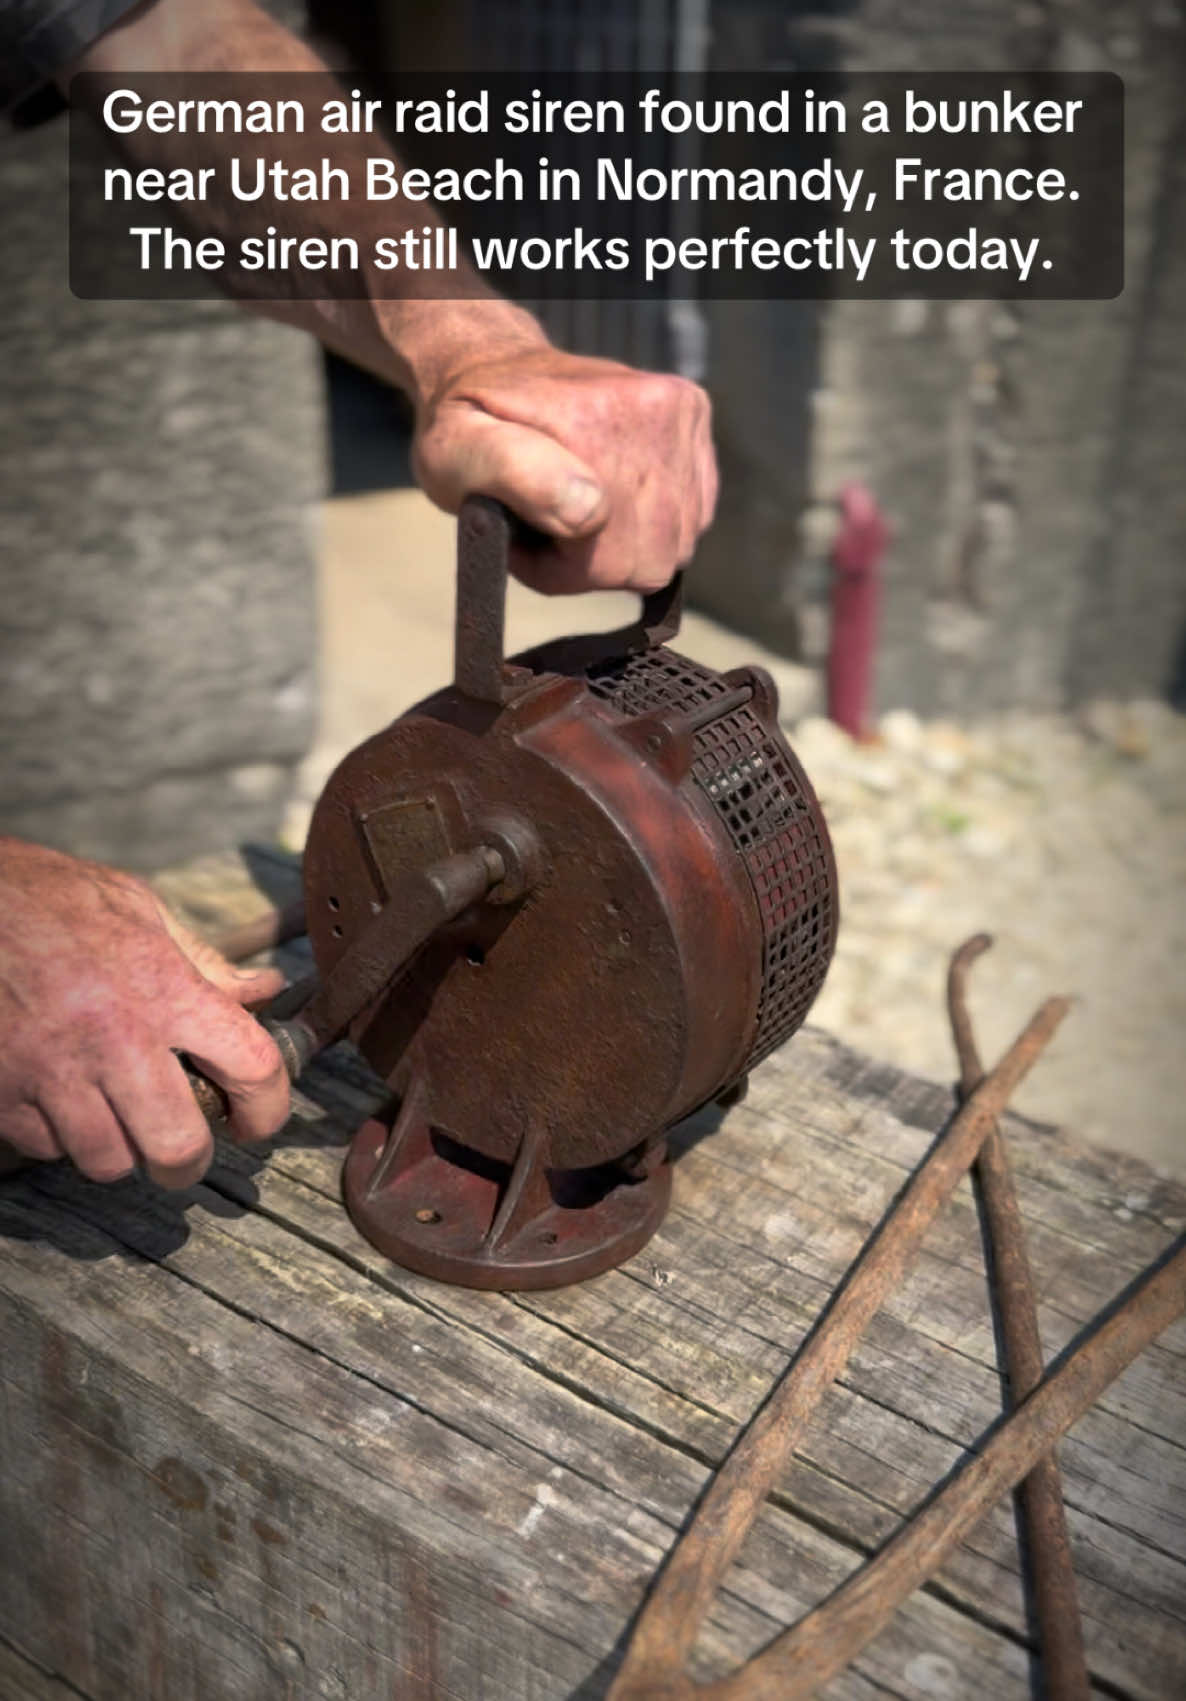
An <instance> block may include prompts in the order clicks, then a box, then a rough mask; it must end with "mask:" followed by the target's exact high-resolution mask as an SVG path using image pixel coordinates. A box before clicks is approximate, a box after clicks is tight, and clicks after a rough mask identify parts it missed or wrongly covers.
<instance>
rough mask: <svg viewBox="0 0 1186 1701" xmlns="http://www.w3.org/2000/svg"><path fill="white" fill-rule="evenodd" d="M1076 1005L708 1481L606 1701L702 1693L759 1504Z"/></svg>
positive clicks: (937, 1157)
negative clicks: (706, 1642)
mask: <svg viewBox="0 0 1186 1701" xmlns="http://www.w3.org/2000/svg"><path fill="white" fill-rule="evenodd" d="M1069 1008H1070V1004H1069V1001H1068V1000H1067V999H1065V998H1051V999H1048V1000H1047V1001H1046V1003H1045V1004H1043V1005H1042V1007H1041V1009H1040V1010H1039V1011H1038V1012H1037V1014H1036V1015H1035V1016H1033V1017H1032V1019H1031V1020H1030V1022H1029V1024H1028V1026H1027V1027H1026V1029H1025V1031H1024V1032H1023V1033H1022V1034H1021V1035H1020V1037H1019V1038H1018V1039H1017V1040H1015V1041H1014V1043H1013V1045H1012V1046H1011V1048H1010V1049H1009V1051H1008V1052H1007V1053H1006V1054H1005V1056H1004V1057H1003V1058H1002V1059H1001V1061H1000V1063H998V1064H997V1066H996V1068H995V1069H994V1070H993V1071H992V1073H991V1074H990V1075H988V1076H986V1077H985V1079H984V1081H983V1082H982V1084H981V1085H980V1086H979V1087H978V1088H977V1089H976V1091H975V1092H974V1093H973V1094H972V1096H971V1098H969V1099H968V1101H967V1102H966V1104H964V1105H963V1106H962V1107H961V1109H960V1110H959V1111H957V1113H956V1115H955V1116H954V1117H953V1118H952V1121H951V1123H950V1125H949V1126H948V1128H947V1130H946V1132H945V1133H944V1134H943V1135H942V1137H941V1138H940V1139H939V1140H938V1141H937V1142H936V1143H935V1145H934V1147H933V1148H932V1150H931V1152H930V1154H929V1156H928V1157H927V1158H926V1159H925V1160H924V1162H923V1163H922V1164H921V1165H920V1166H919V1168H918V1169H917V1170H916V1171H915V1172H914V1174H913V1176H912V1177H911V1179H910V1181H909V1182H908V1183H907V1185H906V1188H905V1190H904V1191H903V1193H902V1195H901V1197H900V1198H899V1200H898V1202H897V1204H896V1205H895V1206H894V1207H893V1209H892V1211H891V1212H890V1213H889V1215H888V1216H887V1217H886V1219H885V1221H884V1222H883V1223H882V1225H881V1227H880V1229H879V1230H878V1231H877V1232H876V1233H875V1235H874V1236H873V1238H872V1239H871V1240H870V1241H869V1242H868V1243H867V1245H866V1246H865V1248H864V1250H863V1251H862V1253H861V1254H860V1256H859V1258H858V1260H857V1262H856V1264H855V1265H854V1267H853V1269H852V1270H851V1272H850V1274H849V1276H848V1279H847V1280H846V1281H845V1283H844V1284H843V1285H842V1287H841V1288H840V1289H839V1290H838V1292H837V1294H836V1296H835V1298H834V1300H833V1301H832V1304H831V1306H830V1308H829V1310H828V1311H827V1312H826V1313H825V1315H824V1316H823V1317H822V1318H821V1319H820V1321H819V1322H818V1323H817V1324H816V1326H815V1328H814V1330H813V1331H812V1333H811V1334H810V1335H809V1337H808V1339H807V1341H806V1342H805V1343H804V1345H803V1347H802V1348H801V1349H800V1351H799V1353H798V1355H797V1356H796V1357H795V1359H794V1360H793V1361H792V1363H791V1364H790V1366H789V1367H788V1369H787V1370H786V1371H785V1372H784V1374H783V1377H782V1379H781V1381H780V1382H779V1383H778V1384H777V1385H776V1386H775V1388H774V1390H773V1392H772V1393H771V1394H770V1396H769V1398H768V1399H767V1401H766V1402H765V1404H764V1405H763V1406H762V1407H761V1408H760V1409H759V1410H758V1412H757V1413H756V1414H755V1416H754V1417H753V1418H752V1419H751V1420H750V1423H749V1425H748V1427H747V1428H746V1429H745V1431H744V1432H743V1433H742V1435H741V1436H740V1438H739V1439H738V1441H737V1443H736V1444H735V1446H734V1448H733V1450H732V1452H731V1453H730V1454H729V1455H728V1457H727V1458H726V1459H725V1460H724V1462H723V1464H722V1465H721V1466H720V1468H719V1470H718V1471H717V1474H716V1476H715V1477H714V1478H713V1480H712V1482H711V1483H710V1484H709V1486H708V1488H707V1490H706V1492H705V1494H704V1498H703V1499H702V1500H701V1502H700V1505H699V1506H698V1507H697V1509H696V1511H695V1513H694V1514H693V1517H692V1520H691V1522H690V1523H689V1525H688V1526H687V1528H686V1529H685V1530H684V1532H683V1534H682V1536H681V1537H680V1538H679V1540H678V1541H677V1543H676V1545H675V1547H674V1548H673V1549H672V1551H671V1553H670V1554H669V1555H668V1559H667V1563H666V1565H665V1566H664V1568H663V1569H662V1571H661V1572H660V1573H659V1577H658V1580H657V1581H656V1583H655V1586H654V1589H653V1591H652V1593H651V1596H650V1598H649V1600H648V1601H647V1602H646V1604H645V1605H644V1607H643V1609H642V1612H641V1613H640V1615H639V1618H638V1622H637V1624H636V1626H635V1630H634V1635H633V1637H632V1639H631V1642H630V1645H629V1647H628V1648H627V1650H626V1657H625V1660H624V1661H623V1664H622V1667H621V1670H620V1671H619V1673H618V1675H617V1678H616V1679H615V1681H614V1684H613V1686H612V1688H611V1689H610V1692H609V1697H608V1701H644V1698H645V1701H657V1698H659V1697H667V1696H671V1697H675V1696H681V1695H692V1694H693V1693H695V1690H694V1686H691V1684H690V1680H689V1679H687V1678H686V1677H685V1675H684V1667H685V1665H686V1663H687V1658H688V1655H689V1653H690V1652H691V1648H692V1644H693V1642H694V1641H695V1639H696V1634H697V1631H698V1630H699V1628H700V1624H701V1622H702V1621H703V1619H704V1617H705V1615H706V1613H707V1611H708V1608H709V1606H710V1604H711V1602H712V1598H713V1595H714V1594H715V1593H716V1590H717V1588H718V1586H719V1585H720V1582H721V1579H722V1578H723V1577H724V1574H725V1572H726V1571H727V1570H728V1568H729V1565H730V1564H731V1563H732V1561H733V1558H734V1556H735V1555H736V1553H737V1550H738V1548H739V1547H740V1546H741V1543H742V1541H743V1540H744V1539H745V1536H746V1534H747V1532H748V1531H749V1528H750V1526H751V1524H752V1523H753V1521H754V1519H755V1517H756V1516H757V1514H758V1512H759V1510H760V1509H761V1506H762V1503H763V1501H764V1500H765V1499H766V1497H767V1495H768V1494H769V1492H770V1490H771V1489H772V1488H773V1486H774V1484H775V1482H776V1480H777V1478H778V1476H779V1473H780V1472H781V1471H782V1469H783V1466H784V1465H785V1463H786V1461H787V1459H788V1458H789V1457H790V1455H791V1452H792V1450H793V1449H794V1447H795V1446H796V1444H797V1443H798V1441H799V1439H800V1437H801V1436H802V1434H803V1432H804V1430H805V1429H806V1427H807V1424H808V1422H809V1421H810V1419H811V1416H812V1414H813V1412H814V1411H815V1409H816V1407H817V1406H818V1404H819V1402H820V1399H821V1398H822V1396H823V1394H824V1393H825V1391H826V1390H827V1389H828V1387H829V1386H830V1385H831V1384H832V1382H834V1381H835V1379H836V1377H837V1376H839V1375H840V1373H841V1372H842V1371H843V1369H844V1367H845V1365H846V1364H847V1363H848V1360H849V1356H850V1354H851V1353H852V1350H853V1348H854V1347H855V1345H856V1343H857V1341H858V1340H859V1339H860V1337H861V1334H862V1333H863V1332H864V1330H865V1327H866V1326H867V1324H868V1323H869V1320H870V1319H871V1318H872V1316H873V1315H874V1313H875V1312H876V1311H877V1310H878V1309H879V1308H880V1307H881V1305H882V1304H883V1303H884V1301H885V1299H886V1297H887V1296H888V1294H889V1293H890V1292H891V1291H892V1290H893V1288H894V1287H895V1286H896V1284H897V1283H898V1282H899V1281H900V1280H901V1278H902V1275H903V1273H904V1272H905V1270H906V1268H907V1267H908V1265H909V1264H910V1262H911V1261H912V1260H913V1258H914V1255H915V1254H916V1252H917V1251H918V1248H919V1246H920V1245H921V1243H922V1240H923V1237H924V1235H925V1234H926V1232H927V1230H928V1228H929V1227H930V1225H931V1223H932V1222H933V1221H934V1219H935V1216H936V1215H937V1213H938V1211H939V1210H940V1208H941V1207H942V1205H943V1204H944V1203H945V1202H946V1200H947V1199H948V1198H949V1197H950V1196H951V1194H952V1193H953V1192H954V1190H955V1188H956V1186H957V1184H958V1182H959V1181H960V1179H961V1178H962V1177H963V1176H964V1175H965V1174H966V1173H967V1171H968V1169H969V1167H970V1166H971V1163H972V1160H973V1159H974V1158H975V1156H976V1153H977V1151H978V1150H979V1149H980V1145H981V1142H982V1141H983V1140H984V1138H985V1137H986V1135H987V1133H988V1131H989V1129H990V1128H991V1126H992V1124H993V1122H994V1121H995V1120H996V1118H997V1116H998V1115H999V1114H1000V1112H1001V1110H1002V1109H1003V1108H1004V1106H1005V1104H1006V1103H1007V1101H1008V1099H1009V1096H1010V1094H1011V1093H1012V1092H1013V1091H1014V1089H1015V1088H1016V1087H1017V1085H1018V1083H1019V1082H1020V1081H1021V1080H1022V1079H1023V1078H1024V1076H1025V1075H1027V1074H1028V1072H1029V1070H1030V1069H1031V1068H1032V1067H1033V1065H1034V1063H1035V1062H1036V1060H1037V1058H1038V1056H1039V1055H1040V1053H1041V1051H1042V1049H1043V1047H1044V1046H1045V1045H1046V1044H1047V1043H1048V1042H1049V1040H1050V1039H1051V1037H1052V1036H1053V1034H1054V1032H1055V1030H1056V1029H1057V1027H1058V1025H1059V1023H1060V1022H1061V1021H1062V1020H1063V1018H1064V1016H1065V1015H1066V1013H1067V1011H1068V1009H1069Z"/></svg>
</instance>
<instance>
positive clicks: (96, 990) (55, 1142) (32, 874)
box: [0, 839, 288, 1187]
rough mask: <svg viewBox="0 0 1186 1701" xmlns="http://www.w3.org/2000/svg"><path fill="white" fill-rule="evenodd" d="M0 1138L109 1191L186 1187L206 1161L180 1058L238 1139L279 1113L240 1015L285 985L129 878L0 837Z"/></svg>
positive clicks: (251, 1030) (277, 1069)
mask: <svg viewBox="0 0 1186 1701" xmlns="http://www.w3.org/2000/svg"><path fill="white" fill-rule="evenodd" d="M0 916H2V917H3V926H2V927H0V1033H3V1036H4V1043H3V1048H2V1049H0V1138H2V1139H4V1140H7V1141H8V1142H9V1143H10V1144H12V1145H13V1146H15V1147H16V1148H17V1150H18V1151H20V1152H23V1153H24V1154H25V1155H26V1156H27V1157H32V1158H59V1157H63V1156H66V1157H70V1158H73V1160H74V1162H75V1163H76V1164H77V1166H78V1168H79V1169H80V1170H81V1171H82V1172H83V1174H84V1175H88V1176H90V1177H91V1178H92V1179H93V1180H95V1181H114V1180H117V1179H118V1178H119V1177H120V1176H123V1175H127V1174H128V1172H129V1171H130V1170H131V1169H132V1168H133V1167H134V1165H135V1164H136V1163H137V1162H138V1161H139V1162H140V1163H142V1164H143V1166H144V1168H145V1169H146V1170H147V1171H148V1173H149V1174H150V1175H151V1176H152V1177H153V1178H154V1180H156V1181H158V1182H160V1183H162V1185H164V1186H166V1187H189V1186H192V1185H193V1183H194V1182H195V1181H197V1180H199V1179H200V1177H201V1176H202V1175H203V1174H204V1173H205V1171H206V1168H207V1166H208V1165H209V1163H210V1159H211V1157H212V1155H213V1142H212V1140H211V1136H210V1130H209V1129H208V1127H207V1126H206V1123H205V1121H204V1119H203V1117H202V1114H201V1112H200V1111H199V1110H198V1107H197V1104H196V1102H195V1100H194V1096H193V1093H192V1092H191V1091H190V1088H189V1085H188V1083H187V1081H186V1079H185V1075H184V1074H183V1072H182V1068H181V1065H180V1063H179V1062H178V1060H177V1056H176V1053H177V1052H178V1051H184V1052H187V1053H188V1054H189V1055H190V1056H191V1057H192V1058H193V1059H194V1061H195V1062H196V1063H197V1064H198V1065H199V1067H200V1068H201V1069H202V1070H203V1072H204V1073H205V1074H207V1075H209V1076H210V1077H211V1079H212V1080H214V1081H216V1082H218V1084H219V1085H220V1086H222V1087H223V1088H224V1089H225V1091H226V1092H227V1094H228V1096H229V1098H230V1100H231V1104H232V1106H233V1118H232V1122H231V1129H232V1132H233V1133H234V1134H236V1135H237V1136H238V1137H239V1138H241V1139H246V1140H259V1139H264V1138H265V1137H266V1136H267V1135H269V1134H272V1133H274V1132H275V1131H276V1129H278V1128H279V1127H280V1126H281V1125H282V1124H283V1122H284V1120H285V1118H286V1117H287V1115H288V1077H287V1075H286V1074H285V1071H284V1066H283V1064H282V1063H281V1060H280V1055H279V1053H278V1052H277V1050H276V1048H275V1046H274V1044H273V1043H272V1041H271V1039H269V1037H268V1035H267V1034H266V1033H265V1032H264V1030H263V1028H261V1027H260V1026H259V1024H258V1023H257V1022H255V1021H253V1020H252V1018H251V1017H250V1016H249V1015H248V1014H247V1012H246V1011H245V1010H244V1009H243V1005H245V1004H254V1003H257V1002H260V1001H262V1000H264V999H267V998H271V997H273V996H274V995H275V994H276V993H277V992H278V991H279V990H280V988H281V986H282V985H283V977H282V976H281V975H280V974H278V973H277V972H276V971H275V970H272V969H264V970H252V971H243V970H237V969H235V968H233V967H232V966H231V965H230V964H229V963H227V962H225V961H224V960H223V958H221V957H220V956H219V955H218V953H217V952H216V951H214V950H213V949H211V947H210V946H208V945H205V944H203V942H202V941H201V940H200V939H197V938H195V936H194V935H193V934H191V933H189V932H188V931H187V930H186V929H185V928H183V927H181V926H180V925H179V924H178V923H177V922H176V921H174V920H173V918H172V917H171V916H170V915H169V913H168V911H167V910H166V909H165V907H164V905H163V904H162V903H161V902H160V900H159V899H158V898H157V897H155V896H154V894H153V893H152V892H151V891H150V890H149V888H148V887H147V886H146V885H145V884H144V883H143V882H142V881H140V880H137V879H134V878H133V877H132V876H131V875H127V874H119V873H117V872H116V871H115V870H114V869H110V868H103V867H100V866H99V865H98V864H97V863H92V862H81V861H78V860H76V859H75V858H73V857H68V856H63V855H61V854H60V853H59V852H57V851H52V850H45V849H43V848H41V847H40V846H37V845H29V844H24V843H22V842H20V841H18V840H16V839H0Z"/></svg>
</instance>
